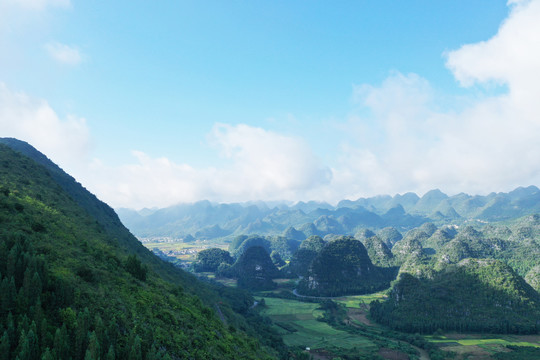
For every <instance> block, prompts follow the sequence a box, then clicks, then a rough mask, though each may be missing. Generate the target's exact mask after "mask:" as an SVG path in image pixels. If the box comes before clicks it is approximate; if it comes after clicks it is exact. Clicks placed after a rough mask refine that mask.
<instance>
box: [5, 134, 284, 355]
mask: <svg viewBox="0 0 540 360" xmlns="http://www.w3.org/2000/svg"><path fill="white" fill-rule="evenodd" d="M3 140H4V141H3V142H6V141H5V139H3ZM8 143H10V144H9V145H10V146H11V147H15V148H17V149H18V150H22V151H23V152H24V153H25V154H29V155H30V157H27V156H25V155H22V154H21V153H19V152H16V151H14V150H13V149H12V148H10V147H8V146H6V145H1V144H0V224H1V226H0V294H1V295H2V296H1V301H0V354H1V355H2V356H3V357H4V358H8V359H10V358H11V359H15V358H17V357H18V358H19V359H36V358H44V359H69V358H71V359H166V358H173V359H174V358H186V359H187V358H193V359H210V358H220V359H237V358H239V356H240V357H242V358H248V359H249V358H251V359H260V358H274V356H275V355H277V351H275V350H273V349H270V348H268V347H266V346H261V345H260V343H259V341H258V340H256V339H255V338H253V337H252V336H249V335H248V333H250V334H252V335H255V332H254V327H253V326H251V325H250V324H249V320H246V319H249V314H248V311H249V310H248V309H249V306H250V305H251V304H252V298H251V297H250V296H249V295H247V294H245V293H242V292H237V291H234V290H229V289H224V288H213V287H211V286H210V285H206V284H203V283H201V282H199V281H197V280H196V278H194V277H193V276H191V275H189V274H187V273H185V272H183V271H181V270H179V269H176V268H174V267H172V265H170V264H166V263H164V262H162V261H161V260H159V259H158V258H157V257H155V256H154V255H152V254H151V253H150V252H149V251H148V250H146V249H145V248H144V247H143V246H142V245H141V244H140V243H139V242H138V241H137V240H136V239H135V238H134V237H133V236H132V235H131V234H130V233H129V232H128V231H127V230H126V229H125V228H124V227H123V226H122V224H121V223H120V221H119V220H118V217H117V216H116V214H114V211H112V209H111V208H110V207H108V206H107V205H105V204H104V203H102V202H100V201H99V200H97V199H96V198H95V196H93V195H91V194H90V193H88V192H86V190H84V188H82V186H81V185H80V184H77V183H76V182H75V181H74V180H73V179H72V178H71V177H69V176H68V175H67V174H65V173H64V172H63V171H62V170H60V169H59V168H58V167H56V166H55V165H54V164H52V163H51V162H50V161H49V160H48V159H47V158H46V157H44V156H43V155H42V154H40V153H39V152H37V151H36V150H35V149H33V148H31V147H30V146H29V145H28V144H26V143H23V142H17V141H16V140H12V139H10V141H8ZM35 159H38V160H39V159H40V160H39V161H38V162H39V163H38V162H36V160H35ZM235 311H236V312H235ZM238 312H240V313H244V315H246V317H243V316H240V315H238ZM218 313H219V315H220V316H218ZM220 317H221V318H220ZM270 337H271V336H268V337H267V340H266V342H267V343H268V342H270V341H271V340H272V341H273V340H276V339H268V338H270ZM276 341H277V340H276ZM277 343H279V341H277Z"/></svg>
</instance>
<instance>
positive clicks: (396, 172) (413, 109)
mask: <svg viewBox="0 0 540 360" xmlns="http://www.w3.org/2000/svg"><path fill="white" fill-rule="evenodd" d="M514 3H515V2H514ZM514 5H515V6H512V8H511V12H510V15H509V17H508V18H507V19H506V21H504V23H503V24H502V25H501V27H500V29H499V31H498V32H497V34H496V35H495V36H493V37H492V38H491V39H489V40H487V41H484V42H479V43H475V44H468V45H464V46H462V47H461V48H460V49H458V50H455V51H452V52H449V53H448V54H446V56H447V66H448V68H449V69H450V70H451V71H452V72H453V74H454V76H455V78H456V80H457V81H458V82H459V83H460V84H461V85H463V86H472V85H474V84H479V85H486V86H488V87H489V86H493V84H496V85H504V86H506V89H507V92H506V93H504V94H499V95H493V96H487V95H486V96H484V97H483V98H481V99H478V98H475V97H473V96H471V98H469V99H468V100H467V103H468V104H469V105H468V106H466V107H465V108H464V109H462V110H454V111H453V112H450V111H441V110H439V108H440V106H439V105H440V104H442V103H446V102H447V101H446V99H444V101H443V99H441V98H439V97H438V96H437V95H436V94H435V92H434V91H433V89H431V88H430V86H429V83H428V82H427V80H425V79H422V78H421V77H420V76H418V75H415V74H409V75H402V74H399V73H397V74H393V75H392V76H390V77H389V78H388V79H387V80H385V81H384V82H383V84H382V85H381V86H378V87H374V86H369V85H364V86H360V87H356V88H355V98H356V99H357V100H358V101H360V102H361V103H362V104H363V105H364V106H365V107H366V108H368V109H369V110H370V112H371V116H364V117H359V116H356V117H354V118H353V119H352V120H351V121H350V123H351V126H350V128H351V129H356V131H357V137H356V139H357V140H356V141H352V144H349V145H348V146H347V147H344V151H343V157H342V162H341V164H340V165H339V166H338V168H337V169H335V171H334V174H335V179H336V182H337V181H341V182H342V183H343V187H345V188H347V187H349V186H350V185H351V184H352V188H356V189H357V191H356V193H355V194H354V195H352V196H350V197H355V196H359V195H365V194H368V195H373V194H377V193H385V192H390V193H392V192H404V191H411V190H413V191H418V192H424V191H427V190H429V189H431V188H434V187H440V188H441V189H442V190H445V191H448V192H451V193H452V192H460V191H465V192H470V193H485V192H490V191H503V190H509V189H512V188H513V187H516V186H519V185H529V184H537V185H538V184H540V141H538V139H540V102H538V100H537V96H538V95H537V94H539V93H540V22H538V19H540V1H538V0H536V1H526V2H525V1H520V2H519V3H516V4H514ZM456 101H457V100H456ZM459 107H462V104H460V106H459ZM459 107H458V106H455V107H454V108H455V109H458V108H459ZM370 139H374V140H370ZM355 178H356V179H360V182H353V180H354V179H355ZM333 186H335V184H333ZM392 190H393V191H392Z"/></svg>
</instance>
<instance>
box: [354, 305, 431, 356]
mask: <svg viewBox="0 0 540 360" xmlns="http://www.w3.org/2000/svg"><path fill="white" fill-rule="evenodd" d="M368 311H369V306H368V305H366V306H365V307H364V308H363V309H348V311H347V316H348V317H349V319H353V320H357V321H359V322H361V323H362V324H364V325H366V326H377V325H376V324H373V323H372V322H371V321H369V319H368V318H367V312H368ZM348 325H349V326H354V327H358V328H359V327H361V326H360V325H357V324H355V323H354V322H351V321H348ZM397 341H399V342H401V343H404V344H407V345H410V346H412V347H413V348H414V349H416V351H418V353H419V354H420V360H431V357H430V356H429V354H428V352H427V351H426V350H424V349H421V348H419V347H417V346H414V345H413V344H411V343H408V342H406V341H402V340H397Z"/></svg>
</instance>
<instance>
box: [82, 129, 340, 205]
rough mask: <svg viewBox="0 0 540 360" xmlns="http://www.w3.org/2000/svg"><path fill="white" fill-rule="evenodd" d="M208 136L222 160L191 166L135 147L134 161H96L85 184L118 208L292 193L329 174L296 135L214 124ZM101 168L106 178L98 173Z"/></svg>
mask: <svg viewBox="0 0 540 360" xmlns="http://www.w3.org/2000/svg"><path fill="white" fill-rule="evenodd" d="M208 140H209V142H210V143H211V144H212V145H213V146H214V147H215V148H216V150H217V152H218V154H219V155H220V156H221V157H222V159H223V160H222V165H221V166H220V167H219V168H216V167H209V168H195V167H192V166H190V165H188V164H176V163H174V162H172V161H170V160H169V159H167V158H151V157H149V156H148V155H146V154H145V153H143V152H140V151H134V152H133V156H134V158H135V160H136V161H135V162H134V163H133V164H129V165H125V166H121V167H118V168H111V167H107V166H106V165H105V164H102V163H100V162H95V163H94V164H93V165H92V171H91V173H92V174H94V178H92V179H90V180H91V181H90V184H91V185H90V186H89V187H90V188H91V189H93V190H95V191H96V192H97V193H98V194H100V195H101V196H103V198H104V199H107V200H108V201H110V202H111V203H112V204H114V205H115V206H117V207H119V206H127V207H135V208H141V207H144V206H167V205H172V204H175V203H179V202H194V201H198V200H201V199H210V200H213V201H222V202H232V201H246V200H253V199H265V200H282V199H287V198H296V197H297V196H299V195H301V196H302V195H305V193H306V191H309V190H310V189H313V188H317V187H320V186H325V185H328V184H329V182H330V179H331V171H330V169H329V168H328V167H326V166H324V165H323V164H322V163H321V162H320V160H319V159H318V158H317V157H316V156H315V155H314V154H313V152H312V151H311V149H310V148H309V147H308V146H307V145H306V144H305V142H304V141H303V140H302V139H300V138H295V137H291V136H285V135H282V134H278V133H275V132H272V131H268V130H265V129H262V128H258V127H253V126H249V125H245V124H239V125H229V124H216V125H215V126H214V128H213V129H212V131H211V133H210V134H209V139H208ZM104 173H106V174H108V177H109V181H107V182H104V181H102V179H101V178H100V177H101V175H100V174H104ZM90 176H91V175H90Z"/></svg>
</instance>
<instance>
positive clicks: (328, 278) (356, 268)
mask: <svg viewBox="0 0 540 360" xmlns="http://www.w3.org/2000/svg"><path fill="white" fill-rule="evenodd" d="M388 284H389V279H387V277H386V276H385V275H384V274H383V272H382V271H381V269H379V268H377V267H376V266H375V265H373V264H372V263H371V260H370V259H369V256H368V253H367V250H366V248H365V247H364V245H362V243H361V242H360V241H358V240H355V239H354V238H351V237H342V238H341V239H338V240H334V241H331V242H330V243H328V244H327V245H326V246H325V247H324V248H322V250H321V251H320V252H319V254H318V255H317V257H316V258H315V259H314V260H313V262H312V264H311V267H310V269H309V271H308V274H307V276H306V277H304V278H303V279H302V280H301V281H300V283H299V284H298V291H299V292H300V293H301V294H306V295H316V296H337V295H344V294H361V293H369V292H374V291H377V290H381V289H382V288H385V287H387V286H388Z"/></svg>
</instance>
